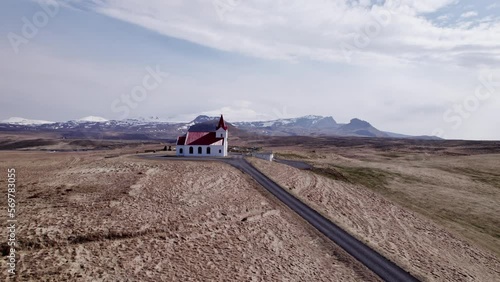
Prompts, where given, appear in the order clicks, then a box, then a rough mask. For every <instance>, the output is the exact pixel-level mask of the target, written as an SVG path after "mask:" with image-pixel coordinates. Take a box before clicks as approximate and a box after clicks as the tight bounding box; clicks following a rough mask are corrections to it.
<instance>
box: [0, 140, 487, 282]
mask: <svg viewBox="0 0 500 282" xmlns="http://www.w3.org/2000/svg"><path fill="white" fill-rule="evenodd" d="M134 150H135V149H134ZM123 153H124V152H123V151H101V152H84V153H61V152H58V153H50V152H16V151H2V152H0V168H1V170H0V171H1V172H2V174H4V175H1V177H0V179H1V180H0V186H1V187H4V188H3V189H6V186H7V185H6V180H5V177H6V171H7V167H14V168H15V169H16V171H17V185H18V189H17V199H18V202H17V205H18V217H17V219H18V230H17V238H18V242H19V246H18V252H19V254H20V260H19V263H18V265H17V272H18V275H17V276H16V279H15V280H14V281H229V280H231V281H377V278H376V277H374V276H373V275H372V274H371V272H369V271H368V270H367V269H366V268H365V267H363V266H361V265H360V264H359V263H358V262H357V261H353V259H352V258H351V257H350V256H348V255H346V254H345V253H344V252H343V251H342V250H341V249H339V248H338V247H337V246H335V245H333V244H332V243H331V242H329V241H328V240H327V239H325V238H324V237H322V235H320V234H318V233H317V232H316V231H315V230H313V229H312V228H311V227H310V226H309V225H308V224H307V223H305V222H304V221H303V220H301V219H300V218H299V217H298V216H296V215H294V214H293V213H292V212H290V211H289V210H288V209H287V208H286V207H283V206H282V205H281V204H280V203H277V202H276V201H275V200H274V199H273V198H272V197H271V196H270V195H268V194H267V193H266V192H265V191H264V189H263V188H261V187H260V186H258V185H257V184H256V183H255V182H254V181H253V180H251V179H249V178H248V177H247V176H245V175H243V174H242V173H241V172H240V171H238V170H235V169H233V168H232V167H230V166H227V165H225V164H221V163H209V162H207V163H205V162H203V163H202V162H177V161H153V160H143V159H138V158H136V157H135V156H124V155H121V154H123ZM301 173H302V172H297V175H301ZM2 194H3V193H2ZM0 203H1V206H3V207H5V205H6V197H2V199H1V200H0ZM6 218H7V216H6V212H2V213H0V221H1V222H6ZM6 236H7V231H6V228H2V234H1V239H0V245H2V249H4V247H5V244H6V239H5V238H6ZM479 254H480V253H479ZM479 258H481V256H479ZM0 261H1V269H2V272H1V273H0V278H1V277H3V278H1V280H6V271H5V269H6V260H5V256H4V257H3V259H2V260H0ZM485 273H486V274H484V276H482V277H487V273H491V271H490V272H487V271H486V270H485ZM474 275H475V273H474Z"/></svg>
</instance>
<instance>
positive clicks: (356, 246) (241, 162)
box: [140, 155, 419, 282]
mask: <svg viewBox="0 0 500 282" xmlns="http://www.w3.org/2000/svg"><path fill="white" fill-rule="evenodd" d="M140 157H142V158H147V159H156V160H158V159H162V157H160V156H154V155H147V156H146V155H142V156H140ZM163 159H168V160H178V161H181V160H184V161H222V162H225V163H227V164H230V165H232V166H233V167H235V168H237V169H239V170H241V171H242V172H244V173H246V174H248V175H249V176H251V177H252V178H254V179H255V180H256V181H257V182H258V183H259V184H260V185H262V186H263V187H264V188H266V189H267V190H268V191H269V192H270V193H271V194H273V195H274V196H275V197H276V198H278V199H279V200H280V201H282V202H283V203H284V204H285V205H287V206H288V207H289V208H291V209H292V210H293V211H295V212H296V213H297V214H298V215H300V216H301V217H302V218H304V219H305V220H306V221H307V222H309V223H310V224H311V225H312V226H314V227H315V228H316V229H318V230H319V231H320V232H321V233H323V234H324V235H325V236H326V237H328V238H329V239H330V240H332V241H333V242H335V243H336V244H337V245H339V246H340V247H341V248H342V249H344V250H345V251H346V252H347V253H349V254H350V255H351V256H353V257H354V258H355V259H357V260H358V261H360V262H361V263H362V264H364V265H365V266H366V267H368V268H369V269H370V270H371V271H373V272H374V273H375V274H377V275H378V276H379V277H380V278H382V279H383V280H384V281H390V282H392V281H404V282H411V281H419V280H418V279H417V278H415V277H413V276H412V275H411V274H410V273H408V272H406V271H405V270H404V269H402V268H401V267H399V266H397V265H396V264H395V263H393V262H391V261H390V260H388V259H387V258H385V257H383V256H382V255H381V254H379V253H378V252H376V251H375V250H373V249H372V248H370V247H368V246H367V245H365V244H364V243H362V242H361V241H359V240H358V239H356V238H354V237H353V236H351V235H350V234H349V233H347V232H346V231H344V230H343V229H341V228H340V227H338V226H337V225H336V224H335V223H333V222H331V221H330V220H328V219H327V218H325V217H324V216H322V215H321V214H319V213H318V212H317V211H315V210H314V209H312V208H310V207H309V206H308V205H306V204H304V203H303V202H302V201H300V200H299V199H297V198H296V197H294V196H293V195H292V194H290V193H288V192H287V191H286V190H285V189H283V188H282V187H281V186H279V185H278V184H276V183H275V182H274V181H272V180H271V179H270V178H269V177H267V176H266V175H264V174H263V173H262V172H260V171H259V170H258V169H256V168H255V167H254V166H253V165H251V164H250V163H249V162H247V161H246V160H245V159H244V158H243V156H233V157H232V158H174V157H166V158H163Z"/></svg>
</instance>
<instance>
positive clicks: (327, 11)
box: [96, 0, 500, 64]
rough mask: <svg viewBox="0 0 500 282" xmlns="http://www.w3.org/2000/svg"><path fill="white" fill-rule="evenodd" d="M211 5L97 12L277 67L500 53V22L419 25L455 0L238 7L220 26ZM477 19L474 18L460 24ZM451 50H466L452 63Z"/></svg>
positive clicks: (133, 4) (114, 6)
mask: <svg viewBox="0 0 500 282" xmlns="http://www.w3.org/2000/svg"><path fill="white" fill-rule="evenodd" d="M218 1H220V2H222V3H225V1H222V0H218ZM215 2H217V1H210V0H196V1H189V2H187V1H160V0H151V1H141V2H137V1H133V0H120V1H118V0H109V1H106V2H102V3H101V5H99V6H97V7H96V11H98V12H99V13H102V14H105V15H107V16H110V17H113V18H117V19H120V20H123V21H127V22H131V23H134V24H137V25H140V26H143V27H145V28H148V29H151V30H154V31H156V32H158V33H161V34H165V35H168V36H172V37H177V38H181V39H185V40H188V41H191V42H194V43H197V44H200V45H204V46H208V47H211V48H215V49H219V50H223V51H228V52H236V53H241V54H245V55H250V56H255V57H259V58H266V59H276V60H290V61H294V60H301V59H312V60H318V61H332V62H349V63H352V64H373V63H379V62H380V58H383V60H385V61H386V62H387V63H388V64H394V63H396V64H398V63H401V62H403V63H407V60H408V58H413V62H414V63H420V62H422V59H426V60H427V61H426V62H430V63H432V62H437V63H443V62H446V63H454V64H460V63H461V62H464V61H466V59H467V58H466V57H467V56H468V53H469V52H470V53H475V54H484V56H488V54H487V52H489V51H491V49H492V48H493V49H494V50H499V49H500V47H499V46H498V43H497V40H496V39H495V38H492V37H491V36H490V34H491V33H492V32H498V31H500V23H499V21H498V20H497V21H493V22H491V23H490V24H489V25H487V26H486V25H482V26H478V25H474V24H464V23H461V24H460V25H456V26H454V27H440V26H438V25H435V24H434V23H433V22H432V21H431V20H427V19H426V18H425V17H424V15H425V14H427V13H432V12H436V11H438V10H440V9H441V8H443V7H445V6H448V5H452V4H455V3H456V2H457V1H455V0H439V1H432V0H428V1H410V0H397V1H396V0H393V1H385V2H383V4H377V3H379V1H360V2H347V1H329V0H309V1H305V0H288V1H284V0H280V1H264V0H255V1H235V3H236V4H235V5H232V6H230V8H228V9H225V10H224V16H223V18H220V17H219V16H220V15H219V14H218V13H217V10H216V8H215V7H214V3H215ZM228 3H229V2H228ZM231 3H232V2H231ZM349 3H351V4H349ZM352 3H354V4H352ZM356 3H357V4H356ZM476 15H477V12H473V11H471V12H467V13H464V14H463V15H462V17H464V18H468V17H472V16H476ZM440 19H444V17H441V18H440ZM436 34H440V35H441V36H438V37H436V36H435V35H436ZM437 39H439V40H437ZM452 49H466V50H465V52H462V53H460V54H455V55H454V56H450V53H449V51H450V50H452ZM429 53H432V54H429ZM421 54H425V58H422V56H420V55H421ZM492 63H495V64H498V63H499V62H498V61H496V60H495V61H492Z"/></svg>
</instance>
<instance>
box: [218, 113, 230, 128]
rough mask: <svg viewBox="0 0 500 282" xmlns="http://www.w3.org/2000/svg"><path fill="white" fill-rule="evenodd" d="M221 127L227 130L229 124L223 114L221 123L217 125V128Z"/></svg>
mask: <svg viewBox="0 0 500 282" xmlns="http://www.w3.org/2000/svg"><path fill="white" fill-rule="evenodd" d="M221 127H222V128H224V130H227V125H226V122H225V121H224V117H223V116H222V115H220V119H219V124H218V125H217V128H216V130H218V129H219V128H221Z"/></svg>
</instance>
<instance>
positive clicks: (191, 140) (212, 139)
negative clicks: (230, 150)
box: [184, 132, 224, 145]
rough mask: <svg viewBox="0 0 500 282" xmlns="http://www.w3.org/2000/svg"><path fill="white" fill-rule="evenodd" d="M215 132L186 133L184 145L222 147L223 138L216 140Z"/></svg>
mask: <svg viewBox="0 0 500 282" xmlns="http://www.w3.org/2000/svg"><path fill="white" fill-rule="evenodd" d="M215 134H216V133H215V132H188V134H187V139H186V142H185V143H184V145H223V144H224V138H218V137H216V135H215Z"/></svg>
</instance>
